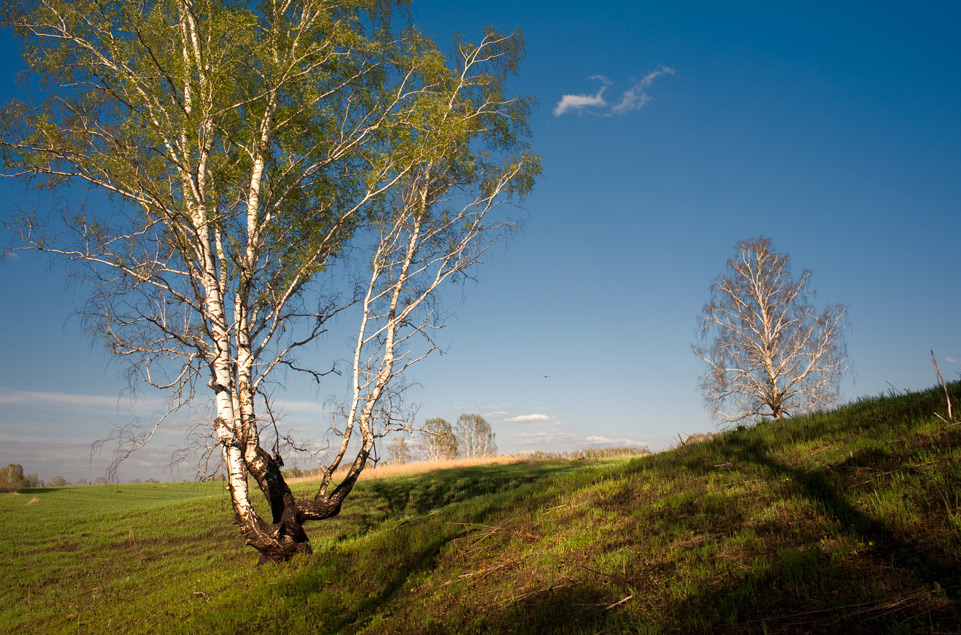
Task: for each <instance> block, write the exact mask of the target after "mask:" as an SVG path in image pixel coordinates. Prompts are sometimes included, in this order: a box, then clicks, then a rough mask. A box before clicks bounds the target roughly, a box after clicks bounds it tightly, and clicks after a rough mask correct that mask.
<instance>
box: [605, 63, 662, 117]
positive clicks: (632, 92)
mask: <svg viewBox="0 0 961 635" xmlns="http://www.w3.org/2000/svg"><path fill="white" fill-rule="evenodd" d="M673 74H674V69H673V68H671V67H669V66H658V67H657V69H656V70H653V71H651V72H650V73H648V74H647V75H645V76H644V77H642V78H641V79H639V80H636V81H635V82H634V85H633V86H631V87H630V88H628V89H627V90H626V91H624V94H623V95H622V96H621V100H620V101H619V102H618V103H617V105H616V106H614V107H613V108H611V111H612V112H615V113H617V114H619V115H623V114H626V113H629V112H631V111H632V110H640V109H641V108H643V107H644V104H646V103H647V102H649V101H651V97H650V95H648V94H647V89H648V88H650V86H651V84H653V83H654V80H655V79H657V78H658V77H662V76H664V75H673Z"/></svg>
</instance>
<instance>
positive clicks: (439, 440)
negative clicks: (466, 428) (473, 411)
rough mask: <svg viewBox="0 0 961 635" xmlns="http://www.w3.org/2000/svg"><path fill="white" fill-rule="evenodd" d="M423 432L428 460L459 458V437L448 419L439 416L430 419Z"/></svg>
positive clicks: (425, 423) (426, 422)
mask: <svg viewBox="0 0 961 635" xmlns="http://www.w3.org/2000/svg"><path fill="white" fill-rule="evenodd" d="M421 434H422V436H423V441H424V448H425V450H424V451H425V453H426V455H427V460H428V461H444V460H448V459H455V458H457V437H456V436H455V435H454V429H453V428H452V427H451V425H450V424H449V423H448V422H447V421H446V420H444V419H441V418H439V417H435V418H433V419H428V420H427V421H425V422H424V429H423V431H422V432H421Z"/></svg>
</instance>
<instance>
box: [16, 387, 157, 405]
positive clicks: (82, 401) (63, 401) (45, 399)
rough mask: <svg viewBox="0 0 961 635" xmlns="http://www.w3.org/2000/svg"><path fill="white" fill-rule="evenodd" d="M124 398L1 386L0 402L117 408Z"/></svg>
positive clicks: (142, 402) (141, 401) (146, 401)
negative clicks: (12, 388)
mask: <svg viewBox="0 0 961 635" xmlns="http://www.w3.org/2000/svg"><path fill="white" fill-rule="evenodd" d="M123 401H124V400H123V399H122V398H119V397H117V396H116V395H114V396H112V397H110V396H104V395H80V394H74V393H66V392H39V391H29V390H11V389H8V388H0V404H3V405H14V404H56V405H61V406H73V407H80V408H90V407H96V408H117V407H118V405H119V404H121V403H123ZM137 403H138V404H144V403H148V404H150V403H152V400H149V399H148V400H137Z"/></svg>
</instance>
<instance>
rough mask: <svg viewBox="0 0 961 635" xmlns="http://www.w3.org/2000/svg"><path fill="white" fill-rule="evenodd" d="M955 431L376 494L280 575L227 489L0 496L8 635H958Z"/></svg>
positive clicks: (849, 413)
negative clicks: (237, 521)
mask: <svg viewBox="0 0 961 635" xmlns="http://www.w3.org/2000/svg"><path fill="white" fill-rule="evenodd" d="M950 388H951V390H952V393H953V394H954V397H955V398H956V399H957V397H958V396H961V395H959V393H961V387H959V385H957V384H954V385H952V386H950ZM944 410H945V408H944V393H943V391H941V389H938V390H931V391H927V392H923V393H919V394H905V395H898V396H893V397H881V398H876V399H866V400H861V401H859V402H857V403H853V404H850V405H847V406H844V407H842V408H840V409H838V410H836V411H833V412H829V413H824V414H818V415H814V416H810V417H803V418H798V419H794V420H791V421H788V422H783V423H762V424H759V425H757V426H754V427H749V428H746V429H740V430H733V431H730V432H727V433H725V434H722V435H720V436H718V437H716V438H714V439H711V440H709V441H704V442H701V443H692V444H689V445H686V446H682V447H679V448H676V449H675V450H673V451H670V452H662V453H659V454H656V455H651V456H647V457H642V458H637V459H630V460H628V459H609V460H602V461H553V462H543V463H523V462H515V463H497V464H491V465H473V466H463V467H452V468H449V469H444V470H438V471H428V472H412V473H399V474H394V475H386V474H380V477H379V478H368V479H365V480H364V481H362V482H360V483H359V484H358V486H357V489H356V490H355V493H354V495H352V498H351V499H349V501H348V503H347V504H346V505H345V507H344V511H343V512H342V514H341V515H340V516H339V517H337V518H336V519H333V520H332V521H325V522H321V523H316V524H314V525H310V526H309V527H308V530H309V531H310V532H311V536H312V541H313V545H314V550H315V553H314V554H313V555H312V556H310V557H303V558H299V559H296V560H295V561H294V562H292V563H290V564H288V565H284V566H279V567H270V566H268V567H261V568H257V567H256V566H255V563H256V561H257V557H256V553H255V552H253V551H252V550H250V549H249V548H246V547H244V546H243V545H242V541H241V540H240V537H239V533H238V531H237V528H236V526H234V525H232V524H231V512H230V507H229V502H228V499H227V496H226V492H225V491H224V489H223V484H222V483H182V484H166V485H162V484H152V485H120V486H88V487H82V488H63V489H42V490H31V491H22V492H20V493H19V494H18V495H13V494H3V495H0V538H2V542H0V563H2V564H0V567H2V571H0V573H2V574H3V575H2V581H0V602H2V605H0V610H2V613H0V631H2V632H28V633H30V632H33V633H50V632H70V633H77V632H81V633H87V632H97V633H99V632H111V633H113V632H145V633H146V632H158V631H162V632H183V633H197V632H212V633H220V632H222V633H238V632H241V633H242V632H268V633H292V632H293V633H336V632H344V633H355V632H361V633H386V632H390V633H423V632H438V633H444V632H453V633H474V632H476V633H483V632H491V633H514V632H521V633H528V632H529V633H536V632H541V633H544V632H560V633H595V632H611V633H620V632H625V633H628V632H630V633H667V632H671V633H689V632H704V633H714V632H719V633H725V632H728V633H775V632H777V633H886V632H887V633H913V632H916V633H956V632H959V631H961V608H959V593H961V502H959V496H961V425H957V424H947V423H945V422H942V421H941V420H939V419H938V418H937V417H936V416H935V414H934V413H935V412H940V413H942V414H943V413H944ZM378 471H379V470H378ZM296 487H298V488H304V491H307V490H309V488H310V484H309V483H301V484H298V485H297V486H296Z"/></svg>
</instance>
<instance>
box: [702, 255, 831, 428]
mask: <svg viewBox="0 0 961 635" xmlns="http://www.w3.org/2000/svg"><path fill="white" fill-rule="evenodd" d="M810 278H811V272H810V271H807V270H805V271H803V272H801V275H800V277H799V278H794V277H793V276H792V274H791V268H790V264H789V262H788V256H787V254H783V253H780V252H778V251H776V250H775V249H774V248H773V247H772V246H771V240H770V239H768V238H755V239H752V240H744V241H740V242H738V243H737V245H735V255H734V257H733V258H731V259H729V260H728V261H727V270H726V272H725V273H724V274H722V275H720V276H719V277H718V278H717V279H716V280H715V281H714V283H713V285H712V286H711V300H710V302H708V303H707V304H705V305H704V310H703V313H702V315H701V337H702V339H703V340H705V342H706V345H704V346H699V345H695V346H694V347H693V349H694V353H695V354H696V355H697V356H698V357H700V358H701V359H702V360H704V362H705V363H706V364H707V370H706V372H705V373H704V375H703V376H702V377H701V390H702V391H703V394H704V400H705V403H706V404H707V406H708V408H709V409H710V410H711V413H712V415H713V416H715V417H716V418H718V419H720V420H722V421H725V422H736V421H741V420H744V419H747V418H750V417H756V416H769V417H773V418H774V419H783V418H785V417H788V416H790V415H796V414H801V413H804V412H810V411H811V410H814V409H816V408H820V407H823V406H826V405H829V404H831V403H832V402H834V401H835V400H836V399H837V396H838V390H839V384H840V381H841V376H842V375H843V373H844V372H845V370H846V368H847V355H846V348H845V343H844V330H845V327H846V317H847V313H846V310H845V308H844V307H843V306H841V305H831V306H828V307H825V308H824V309H820V310H819V309H816V308H815V307H814V306H813V305H812V304H811V302H810V299H809V297H810V296H811V295H812V294H813V292H812V291H811V289H810V286H809V281H810Z"/></svg>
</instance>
